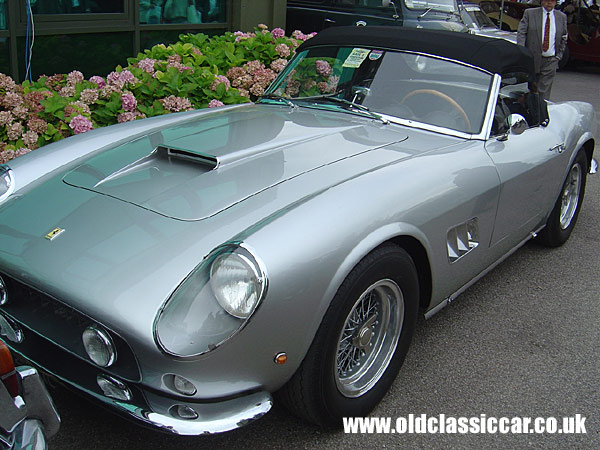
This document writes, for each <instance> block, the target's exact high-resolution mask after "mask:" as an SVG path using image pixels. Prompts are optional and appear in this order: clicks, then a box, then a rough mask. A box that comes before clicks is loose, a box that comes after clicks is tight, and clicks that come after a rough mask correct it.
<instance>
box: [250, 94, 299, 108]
mask: <svg viewBox="0 0 600 450" xmlns="http://www.w3.org/2000/svg"><path fill="white" fill-rule="evenodd" d="M263 98H264V99H266V100H277V101H280V102H283V103H285V104H286V105H288V106H290V107H292V108H297V107H298V106H297V105H296V104H295V103H294V102H293V101H291V100H289V99H287V98H285V97H282V96H281V95H277V94H272V93H271V94H264V95H262V96H261V97H260V99H259V101H260V100H262V99H263Z"/></svg>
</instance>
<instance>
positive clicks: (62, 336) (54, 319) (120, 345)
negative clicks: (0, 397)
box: [0, 273, 141, 382]
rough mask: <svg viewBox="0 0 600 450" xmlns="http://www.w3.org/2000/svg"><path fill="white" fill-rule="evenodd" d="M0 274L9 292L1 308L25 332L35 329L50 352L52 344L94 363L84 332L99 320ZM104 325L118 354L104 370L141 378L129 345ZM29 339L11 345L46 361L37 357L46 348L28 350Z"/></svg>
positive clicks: (122, 375) (42, 343)
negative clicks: (87, 347)
mask: <svg viewBox="0 0 600 450" xmlns="http://www.w3.org/2000/svg"><path fill="white" fill-rule="evenodd" d="M0 275H1V276H2V279H3V280H4V283H5V284H6V292H7V294H8V302H7V303H6V304H5V305H3V306H1V307H0V311H1V312H3V313H4V314H5V315H6V316H8V317H10V318H12V319H13V320H14V321H15V322H17V323H18V324H20V325H21V326H22V327H24V328H25V329H26V330H24V331H26V332H25V335H26V336H31V334H32V333H35V334H37V335H39V336H40V337H42V338H43V339H41V340H38V339H36V342H37V346H40V345H41V346H42V347H48V348H47V350H48V352H49V354H52V353H54V351H53V349H52V348H51V347H56V346H58V347H60V348H62V349H63V350H66V351H67V352H68V353H70V354H72V355H75V356H76V357H78V358H79V359H81V360H83V361H85V362H86V363H88V364H90V365H92V366H94V364H93V363H92V362H91V361H90V360H89V358H88V356H87V353H86V351H85V348H84V346H83V341H82V339H81V335H82V333H83V330H85V328H87V327H88V326H90V325H93V324H96V323H98V322H96V321H94V320H93V319H91V318H89V317H87V316H85V315H84V314H82V313H80V312H79V311H77V310H75V309H73V308H71V307H70V306H67V305H65V304H64V303H61V302H60V301H58V300H56V299H54V298H52V297H50V296H48V295H46V294H43V293H41V292H40V291H38V290H36V289H33V288H31V287H29V286H27V285H25V284H23V283H21V282H19V281H17V280H16V279H14V278H12V277H10V276H8V275H5V274H4V273H2V274H0ZM104 328H105V329H106V330H108V332H109V333H110V335H111V338H112V341H113V343H114V345H115V348H116V350H117V355H118V356H117V361H116V362H115V364H114V365H112V366H111V367H109V368H103V369H102V370H103V371H104V372H107V373H112V374H113V375H116V376H118V377H121V378H123V379H126V380H129V381H134V382H138V381H140V380H141V376H140V371H139V367H138V365H137V361H136V359H135V356H134V354H133V351H132V350H131V348H130V347H129V345H128V344H127V343H126V342H125V340H124V339H122V338H121V337H120V336H119V335H118V334H116V333H115V332H114V331H112V330H110V329H108V328H106V327H104ZM30 339H31V338H30ZM26 341H27V339H24V341H23V343H22V344H15V343H11V347H13V348H15V349H16V350H17V351H18V352H19V353H22V354H23V355H24V356H25V357H26V358H28V359H31V360H32V361H34V362H37V363H39V364H40V365H44V363H43V362H42V361H37V360H36V359H38V358H40V357H41V358H43V357H44V351H40V350H43V348H41V349H40V348H36V349H35V354H36V357H35V358H34V357H33V355H29V354H28V353H31V352H32V351H33V350H31V346H30V345H29V346H28V345H27V342H26ZM27 347H29V348H30V350H29V352H28V351H26V348H27ZM94 367H95V366H94Z"/></svg>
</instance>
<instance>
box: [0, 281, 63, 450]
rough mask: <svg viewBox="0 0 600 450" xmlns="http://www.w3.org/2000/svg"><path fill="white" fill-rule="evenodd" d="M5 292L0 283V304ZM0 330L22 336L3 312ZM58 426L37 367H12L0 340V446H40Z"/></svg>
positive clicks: (36, 449)
mask: <svg viewBox="0 0 600 450" xmlns="http://www.w3.org/2000/svg"><path fill="white" fill-rule="evenodd" d="M4 292H5V291H4V290H3V285H2V284H0V304H1V302H2V299H3V298H5V297H4ZM0 331H1V334H2V336H8V337H9V338H11V339H12V338H14V339H16V340H19V338H20V337H21V336H22V335H21V334H20V333H19V330H18V329H17V328H15V327H14V325H12V324H11V323H9V322H8V319H7V318H5V317H3V316H0ZM11 331H12V332H11ZM59 426H60V417H59V416H58V413H57V412H56V409H55V408H54V404H53V403H52V399H51V398H50V395H49V394H48V391H47V390H46V387H45V386H44V382H43V381H42V379H41V377H40V375H39V373H38V371H37V370H36V369H34V368H33V367H29V366H20V367H15V365H14V362H13V358H12V355H11V353H10V350H9V349H8V347H7V345H6V344H5V343H4V342H3V341H2V340H0V450H17V449H31V450H43V449H45V448H47V445H46V439H47V438H49V437H51V436H53V435H54V434H55V433H56V432H57V431H58V428H59Z"/></svg>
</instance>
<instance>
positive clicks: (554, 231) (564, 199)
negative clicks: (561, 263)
mask: <svg viewBox="0 0 600 450" xmlns="http://www.w3.org/2000/svg"><path fill="white" fill-rule="evenodd" d="M587 170H588V163H587V158H586V156H585V153H584V152H583V151H580V152H579V153H578V154H577V156H576V157H575V161H573V164H572V165H571V168H570V169H569V173H568V174H567V179H566V180H565V182H564V184H563V187H562V189H561V191H560V195H559V197H558V199H557V200H556V203H555V205H554V209H553V210H552V212H551V213H550V217H549V218H548V221H547V222H546V227H545V228H544V229H543V230H542V231H541V232H540V234H539V242H540V243H541V244H542V245H545V246H547V247H559V246H561V245H563V244H564V243H565V242H567V240H568V239H569V236H571V232H572V231H573V228H575V224H576V223H577V217H578V216H579V211H580V210H581V205H582V203H583V196H584V194H585V181H586V176H587Z"/></svg>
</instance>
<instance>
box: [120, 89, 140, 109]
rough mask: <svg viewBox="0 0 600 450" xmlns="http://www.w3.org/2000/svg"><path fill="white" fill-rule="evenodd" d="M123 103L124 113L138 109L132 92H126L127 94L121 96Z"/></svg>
mask: <svg viewBox="0 0 600 450" xmlns="http://www.w3.org/2000/svg"><path fill="white" fill-rule="evenodd" d="M121 103H122V105H123V110H124V111H133V110H134V109H135V108H137V100H136V99H135V95H133V94H132V93H131V92H126V93H125V94H123V95H121Z"/></svg>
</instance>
